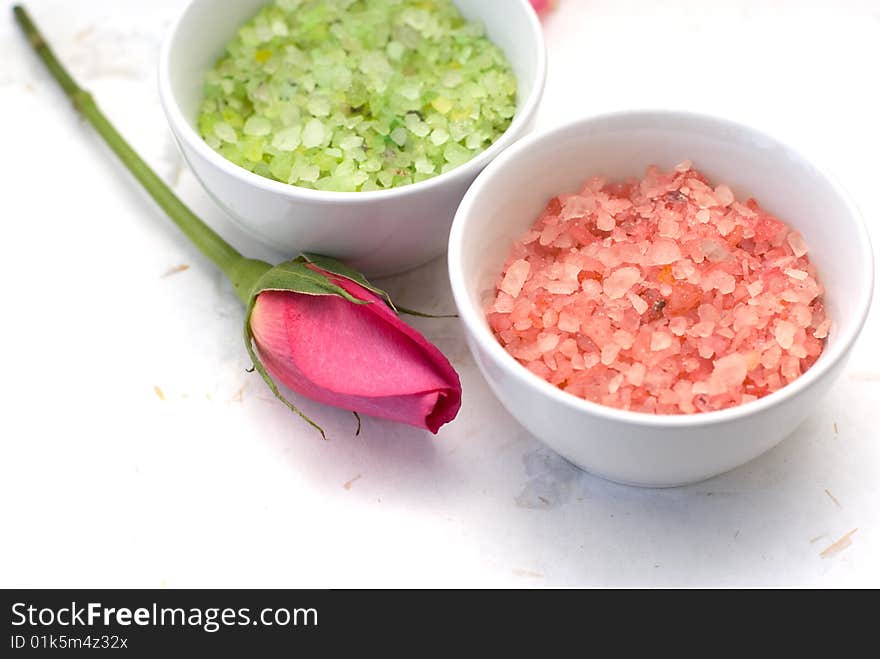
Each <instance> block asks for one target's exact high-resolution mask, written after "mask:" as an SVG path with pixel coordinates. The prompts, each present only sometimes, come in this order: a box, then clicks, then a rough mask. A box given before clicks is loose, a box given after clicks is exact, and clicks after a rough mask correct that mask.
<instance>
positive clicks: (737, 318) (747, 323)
mask: <svg viewBox="0 0 880 659" xmlns="http://www.w3.org/2000/svg"><path fill="white" fill-rule="evenodd" d="M757 324H758V312H757V311H755V310H754V309H753V308H752V307H749V306H747V305H744V304H741V305H740V306H738V307H737V308H736V309H735V310H734V312H733V329H734V330H736V331H737V332H738V331H739V330H740V329H743V328H746V327H755V326H756V325H757Z"/></svg>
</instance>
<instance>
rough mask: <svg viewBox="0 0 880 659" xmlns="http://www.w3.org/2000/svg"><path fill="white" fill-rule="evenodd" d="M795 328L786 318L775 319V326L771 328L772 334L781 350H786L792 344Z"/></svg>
mask: <svg viewBox="0 0 880 659" xmlns="http://www.w3.org/2000/svg"><path fill="white" fill-rule="evenodd" d="M796 330H797V328H796V327H795V326H794V324H793V323H790V322H788V321H787V320H777V321H776V326H775V327H774V328H773V336H774V337H775V338H776V343H778V344H779V347H780V348H782V349H783V350H788V349H789V348H791V346H792V345H793V344H794V333H795V331H796Z"/></svg>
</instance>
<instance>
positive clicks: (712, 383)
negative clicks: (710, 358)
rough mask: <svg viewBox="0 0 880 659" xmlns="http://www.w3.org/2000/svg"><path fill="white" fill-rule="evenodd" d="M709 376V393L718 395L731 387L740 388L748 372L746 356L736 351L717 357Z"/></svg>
mask: <svg viewBox="0 0 880 659" xmlns="http://www.w3.org/2000/svg"><path fill="white" fill-rule="evenodd" d="M712 366H713V368H712V375H711V376H709V395H710V396H717V395H718V394H722V393H724V392H725V391H728V390H730V389H739V388H740V387H741V386H742V383H743V380H745V379H746V375H747V374H748V365H747V363H746V358H745V357H744V356H743V355H741V354H739V353H737V352H734V353H733V354H730V355H727V356H725V357H720V358H719V359H716V360H715V361H714V362H713V364H712Z"/></svg>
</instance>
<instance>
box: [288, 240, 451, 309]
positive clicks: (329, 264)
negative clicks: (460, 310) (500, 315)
mask: <svg viewBox="0 0 880 659" xmlns="http://www.w3.org/2000/svg"><path fill="white" fill-rule="evenodd" d="M301 258H303V259H305V260H306V261H307V262H308V263H311V264H312V265H314V266H317V267H319V268H321V269H322V270H326V271H327V272H330V273H332V274H334V275H337V276H339V277H345V278H346V279H350V280H351V281H353V282H355V283H356V284H360V285H361V286H363V287H364V288H366V289H367V290H369V291H372V292H373V293H375V294H376V295H378V296H379V297H381V298H382V299H384V300H385V302H387V303H388V306H389V307H391V308H392V309H394V311H396V312H397V313H399V314H406V315H408V316H419V317H420V318H458V314H430V313H424V312H422V311H415V310H414V309H407V308H406V307H401V306H399V305H396V304H394V300H392V299H391V295H390V294H389V293H388V292H387V291H384V290H382V289H381V288H379V287H378V286H375V285H373V284H371V283H370V281H369V280H368V279H367V278H366V277H364V275H362V274H361V273H360V272H358V271H357V270H354V269H353V268H349V267H348V266H347V265H345V264H344V263H341V262H340V261H337V260H336V259H332V258H330V257H329V256H323V255H321V254H311V253H308V252H303V254H302V257H301Z"/></svg>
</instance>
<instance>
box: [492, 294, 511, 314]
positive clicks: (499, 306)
mask: <svg viewBox="0 0 880 659" xmlns="http://www.w3.org/2000/svg"><path fill="white" fill-rule="evenodd" d="M513 304H514V299H513V296H512V295H508V294H507V293H505V292H504V291H498V297H497V298H495V306H494V307H493V310H494V311H496V312H498V313H510V312H511V311H513Z"/></svg>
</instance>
